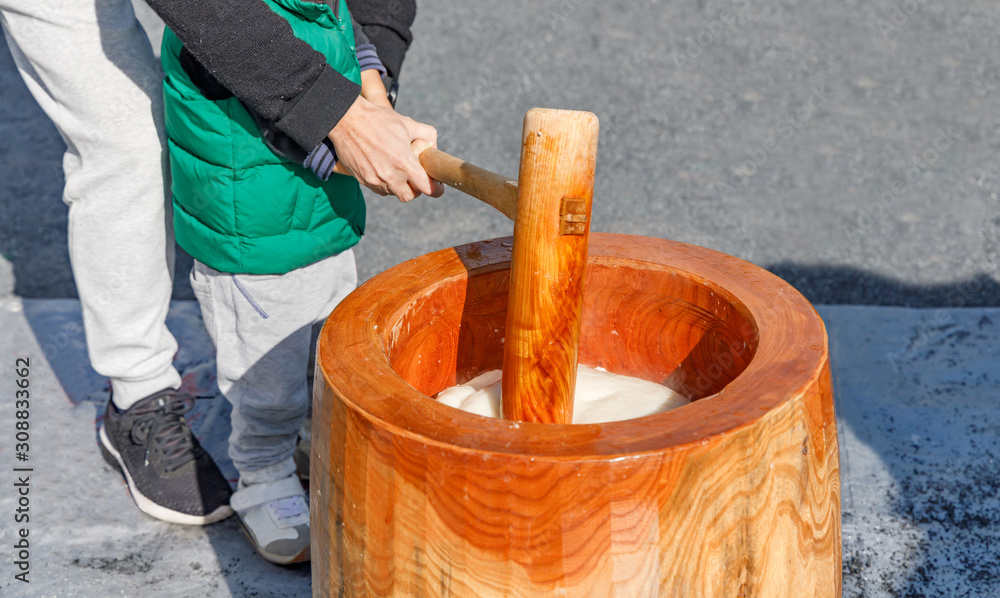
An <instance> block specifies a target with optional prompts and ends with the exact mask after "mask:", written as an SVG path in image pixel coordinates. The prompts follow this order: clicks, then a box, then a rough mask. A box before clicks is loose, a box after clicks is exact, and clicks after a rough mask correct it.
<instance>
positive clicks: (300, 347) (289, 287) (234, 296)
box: [191, 250, 357, 484]
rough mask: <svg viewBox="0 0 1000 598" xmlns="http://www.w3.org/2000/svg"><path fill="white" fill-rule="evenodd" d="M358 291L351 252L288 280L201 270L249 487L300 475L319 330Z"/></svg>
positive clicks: (208, 320)
mask: <svg viewBox="0 0 1000 598" xmlns="http://www.w3.org/2000/svg"><path fill="white" fill-rule="evenodd" d="M356 284H357V271H356V269H355V265H354V254H353V253H352V252H351V251H350V250H348V251H345V252H343V253H341V254H338V255H336V256H333V257H330V258H327V259H324V260H321V261H319V262H316V263H314V264H310V265H308V266H305V267H302V268H299V269H297V270H293V271H291V272H289V273H287V274H281V275H250V274H236V275H233V274H226V273H222V272H218V271H216V270H213V269H211V268H209V267H208V266H205V265H204V264H202V263H200V262H195V266H194V269H193V270H192V272H191V286H192V288H193V289H194V291H195V295H196V296H197V297H198V301H199V303H200V304H201V309H202V314H203V316H204V319H205V326H206V327H207V328H208V331H209V334H210V335H211V336H212V340H213V342H214V343H215V347H216V353H217V357H216V365H217V371H218V380H219V390H221V391H222V394H223V395H225V397H226V398H227V399H228V400H229V401H230V403H232V406H233V413H232V424H233V432H232V435H231V436H230V439H229V455H230V457H232V459H233V462H234V464H235V466H236V469H237V470H239V472H240V478H241V480H242V481H243V483H244V484H257V483H266V482H273V481H276V480H280V479H282V478H286V477H288V476H290V475H291V474H292V473H293V472H294V471H295V463H294V461H293V459H292V455H293V453H294V451H295V445H296V441H297V438H298V434H299V430H300V427H301V425H302V420H303V417H304V416H305V414H306V409H307V407H308V405H309V402H310V397H309V396H308V393H307V390H306V375H307V372H308V370H309V368H311V367H312V366H313V364H312V363H310V362H309V348H310V342H311V339H312V334H311V331H312V327H313V324H315V323H316V322H319V321H322V320H323V319H325V318H326V317H327V316H328V315H329V313H330V312H331V311H332V310H333V308H334V307H335V306H336V304H337V303H338V302H339V301H340V300H341V299H343V298H344V297H345V296H346V295H347V294H348V293H349V292H350V291H351V290H353V288H354V286H355V285H356Z"/></svg>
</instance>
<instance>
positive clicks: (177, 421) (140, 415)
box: [131, 393, 195, 472]
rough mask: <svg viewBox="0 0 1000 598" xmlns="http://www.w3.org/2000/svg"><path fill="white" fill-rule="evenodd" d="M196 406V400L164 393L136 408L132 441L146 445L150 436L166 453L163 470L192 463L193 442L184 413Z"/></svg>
mask: <svg viewBox="0 0 1000 598" xmlns="http://www.w3.org/2000/svg"><path fill="white" fill-rule="evenodd" d="M193 407H194V397H191V396H189V395H185V394H180V393H177V394H173V393H172V394H165V395H163V396H162V397H159V398H158V399H156V400H154V401H150V402H149V403H147V404H145V405H142V406H140V407H138V408H137V410H136V411H135V412H134V415H136V416H137V419H136V420H135V422H134V423H133V424H132V431H131V436H132V441H133V442H135V443H137V444H145V443H146V440H147V439H149V436H150V434H152V436H153V443H154V444H155V445H156V446H158V447H159V448H160V452H162V453H163V458H164V464H163V465H164V468H165V469H166V470H167V471H168V472H169V471H174V470H175V469H177V468H178V467H182V466H183V465H184V464H185V463H187V462H189V461H193V460H194V458H195V453H194V440H193V438H192V436H191V430H190V429H189V428H188V426H187V422H186V421H185V420H184V414H185V413H187V412H188V411H190V410H191V409H192V408H193Z"/></svg>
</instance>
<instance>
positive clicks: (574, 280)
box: [501, 108, 598, 424]
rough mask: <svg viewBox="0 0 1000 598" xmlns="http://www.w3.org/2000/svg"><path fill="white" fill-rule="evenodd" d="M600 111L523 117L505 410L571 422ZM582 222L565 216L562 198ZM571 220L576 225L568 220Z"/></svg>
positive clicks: (536, 112) (520, 416)
mask: <svg viewBox="0 0 1000 598" xmlns="http://www.w3.org/2000/svg"><path fill="white" fill-rule="evenodd" d="M597 131H598V123H597V117H596V116H594V115H593V114H592V113H590V112H579V111H572V110H550V109H543V108H534V109H532V110H529V111H528V113H527V114H526V115H525V117H524V128H523V131H522V135H521V168H520V171H519V173H518V195H517V217H516V218H515V219H514V247H513V251H512V255H511V265H510V277H511V282H510V291H509V295H508V300H507V304H508V309H507V321H506V334H505V339H506V340H505V342H506V344H505V345H504V356H503V380H502V382H501V385H502V389H503V393H502V397H503V398H502V407H501V413H502V415H503V418H504V419H509V420H515V421H524V422H535V423H557V424H568V423H569V422H571V421H573V393H574V391H575V389H576V364H577V354H578V351H579V344H580V313H581V309H582V306H583V287H584V272H585V269H586V265H587V242H588V239H589V237H590V235H589V233H590V226H589V220H590V208H591V203H592V200H593V195H594V168H595V166H596V163H597ZM570 204H573V205H575V206H577V209H576V210H574V211H575V212H576V213H577V215H579V216H580V217H581V218H582V222H580V223H577V222H573V223H569V222H566V216H567V212H568V210H567V209H566V206H568V205H570ZM567 224H572V225H574V226H575V227H576V228H575V229H574V230H573V232H572V233H570V232H568V231H567V228H566V225H567Z"/></svg>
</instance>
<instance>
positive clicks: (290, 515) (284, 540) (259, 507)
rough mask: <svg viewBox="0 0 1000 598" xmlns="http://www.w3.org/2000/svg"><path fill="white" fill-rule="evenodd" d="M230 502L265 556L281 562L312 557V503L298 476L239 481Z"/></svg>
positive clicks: (246, 531) (254, 544) (258, 549)
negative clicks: (310, 535)
mask: <svg viewBox="0 0 1000 598" xmlns="http://www.w3.org/2000/svg"><path fill="white" fill-rule="evenodd" d="M229 504H230V505H232V507H233V509H234V510H235V511H236V515H237V517H238V518H239V521H240V525H241V526H242V527H243V531H244V532H245V533H246V535H247V537H248V538H249V539H250V543H251V544H253V547H254V548H255V549H256V550H257V552H258V553H259V554H260V555H261V556H262V557H264V558H265V559H267V560H269V561H271V562H272V563H275V564H278V565H290V564H292V563H302V562H305V561H308V560H309V556H310V555H309V503H308V501H307V500H306V492H305V490H303V489H302V483H301V482H299V479H298V478H297V477H296V476H295V475H291V476H289V477H287V478H284V479H282V480H278V481H276V482H266V483H263V484H251V485H250V486H246V485H244V484H243V480H240V483H239V486H238V487H237V489H236V492H234V493H233V497H232V499H230V501H229Z"/></svg>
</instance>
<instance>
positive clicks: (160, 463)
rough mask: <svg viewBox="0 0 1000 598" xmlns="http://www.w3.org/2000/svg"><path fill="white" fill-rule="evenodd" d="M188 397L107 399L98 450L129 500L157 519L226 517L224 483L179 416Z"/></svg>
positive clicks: (163, 394) (194, 521)
mask: <svg viewBox="0 0 1000 598" xmlns="http://www.w3.org/2000/svg"><path fill="white" fill-rule="evenodd" d="M193 404H194V399H193V398H192V397H190V396H188V395H186V394H184V393H181V392H178V391H176V390H170V389H168V390H163V391H160V392H158V393H155V394H152V395H150V396H148V397H146V398H144V399H142V400H141V401H139V402H138V403H136V404H135V405H133V406H132V407H130V408H128V409H126V410H125V411H119V410H118V408H117V407H116V406H115V404H114V403H113V402H112V401H110V400H109V401H108V406H107V409H106V410H105V414H104V421H103V422H102V423H101V429H100V432H99V434H98V435H99V437H100V447H101V453H102V454H103V455H104V458H105V460H107V462H108V463H110V464H111V465H112V466H113V467H115V468H116V469H118V471H119V472H121V474H122V477H124V478H125V482H126V483H127V484H128V489H129V492H131V494H132V500H134V501H135V504H136V506H138V507H139V509H140V510H141V511H142V512H144V513H146V514H148V515H151V516H153V517H156V518H157V519H162V520H163V521H169V522H171V523H183V524H187V525H206V524H209V523H214V522H216V521H220V520H222V519H225V518H226V517H229V516H230V515H232V514H233V510H232V509H230V508H229V496H230V495H231V494H232V490H231V489H230V487H229V482H228V481H227V480H226V478H225V477H224V476H223V475H222V472H220V471H219V468H218V466H217V465H216V464H215V461H213V460H212V457H211V456H210V455H209V454H208V453H206V452H205V450H204V449H202V448H201V445H200V444H198V439H196V438H195V437H194V435H193V434H191V430H190V429H189V428H188V426H187V422H186V421H185V420H184V414H185V413H186V412H187V411H189V410H190V409H191V407H192V405H193Z"/></svg>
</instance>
